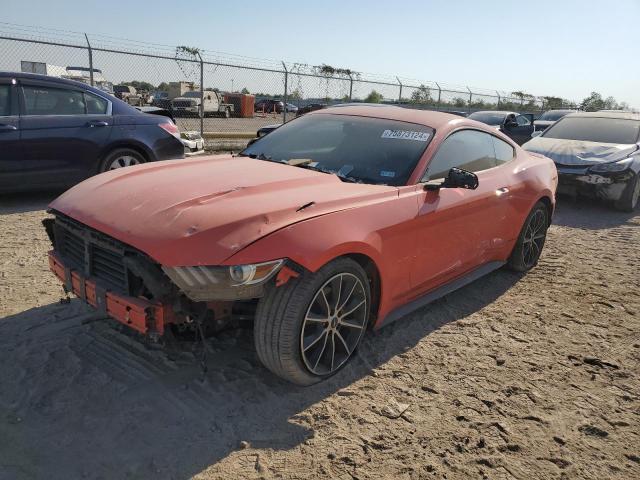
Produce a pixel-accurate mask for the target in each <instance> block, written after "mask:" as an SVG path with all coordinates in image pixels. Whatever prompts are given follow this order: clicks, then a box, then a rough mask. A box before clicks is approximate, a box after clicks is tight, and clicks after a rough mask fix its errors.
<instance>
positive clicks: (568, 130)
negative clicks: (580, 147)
mask: <svg viewBox="0 0 640 480" xmlns="http://www.w3.org/2000/svg"><path fill="white" fill-rule="evenodd" d="M639 132H640V121H637V120H626V119H622V118H604V117H600V118H598V117H582V118H580V117H565V118H563V119H562V120H560V121H559V122H557V123H554V124H553V125H552V126H551V127H549V128H548V129H547V130H546V131H545V132H544V133H543V134H542V136H543V137H545V138H562V139H565V140H582V141H587V142H597V143H623V144H631V143H636V142H637V141H638V134H639Z"/></svg>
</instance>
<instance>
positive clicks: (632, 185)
mask: <svg viewBox="0 0 640 480" xmlns="http://www.w3.org/2000/svg"><path fill="white" fill-rule="evenodd" d="M639 198H640V173H638V174H636V175H635V176H634V177H633V178H632V179H631V180H629V182H627V186H626V187H625V189H624V191H623V192H622V197H620V200H618V201H617V202H616V203H615V207H616V209H618V210H620V211H622V212H633V211H634V210H635V208H636V207H637V206H638V199H639Z"/></svg>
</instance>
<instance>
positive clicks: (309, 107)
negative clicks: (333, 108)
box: [296, 103, 328, 117]
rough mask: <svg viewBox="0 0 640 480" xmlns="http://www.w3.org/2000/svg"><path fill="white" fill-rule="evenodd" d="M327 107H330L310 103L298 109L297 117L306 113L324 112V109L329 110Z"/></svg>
mask: <svg viewBox="0 0 640 480" xmlns="http://www.w3.org/2000/svg"><path fill="white" fill-rule="evenodd" d="M327 106H328V105H327V104H326V103H310V104H308V105H305V106H304V107H300V108H298V111H297V112H296V116H297V117H299V116H300V115H304V114H305V113H309V112H315V111H316V110H322V109H323V108H327Z"/></svg>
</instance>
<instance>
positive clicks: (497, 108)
mask: <svg viewBox="0 0 640 480" xmlns="http://www.w3.org/2000/svg"><path fill="white" fill-rule="evenodd" d="M496 95H497V96H498V106H497V107H496V110H500V92H498V90H496Z"/></svg>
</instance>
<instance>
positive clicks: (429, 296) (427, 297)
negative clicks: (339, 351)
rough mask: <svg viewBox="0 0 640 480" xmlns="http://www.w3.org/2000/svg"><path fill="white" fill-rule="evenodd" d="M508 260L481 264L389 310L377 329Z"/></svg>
mask: <svg viewBox="0 0 640 480" xmlns="http://www.w3.org/2000/svg"><path fill="white" fill-rule="evenodd" d="M505 263H506V262H489V263H485V264H484V265H481V266H479V267H478V268H476V269H474V270H471V271H470V272H469V273H466V274H464V275H463V276H461V277H458V278H456V279H454V280H452V281H450V282H449V283H445V284H444V285H442V286H441V287H438V288H436V289H434V290H431V291H430V292H428V293H425V294H424V295H423V296H421V297H419V298H416V299H415V300H412V301H411V302H409V303H407V304H405V305H402V306H401V307H398V308H396V309H395V310H393V311H391V312H389V314H388V315H387V316H386V317H385V319H384V320H383V321H382V323H381V324H380V325H379V326H378V327H377V328H376V330H378V329H380V328H382V327H384V326H386V325H389V324H390V323H393V322H395V321H396V320H398V319H400V318H402V317H404V316H405V315H408V314H409V313H411V312H413V311H415V310H418V309H419V308H422V307H424V306H425V305H427V304H429V303H431V302H433V301H434V300H437V299H439V298H441V297H444V296H445V295H448V294H450V293H451V292H454V291H455V290H458V289H459V288H462V287H464V286H465V285H468V284H470V283H471V282H475V281H476V280H478V279H479V278H481V277H484V276H485V275H487V274H488V273H491V272H493V271H494V270H497V269H498V268H500V267H502V266H503V265H504V264H505Z"/></svg>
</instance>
